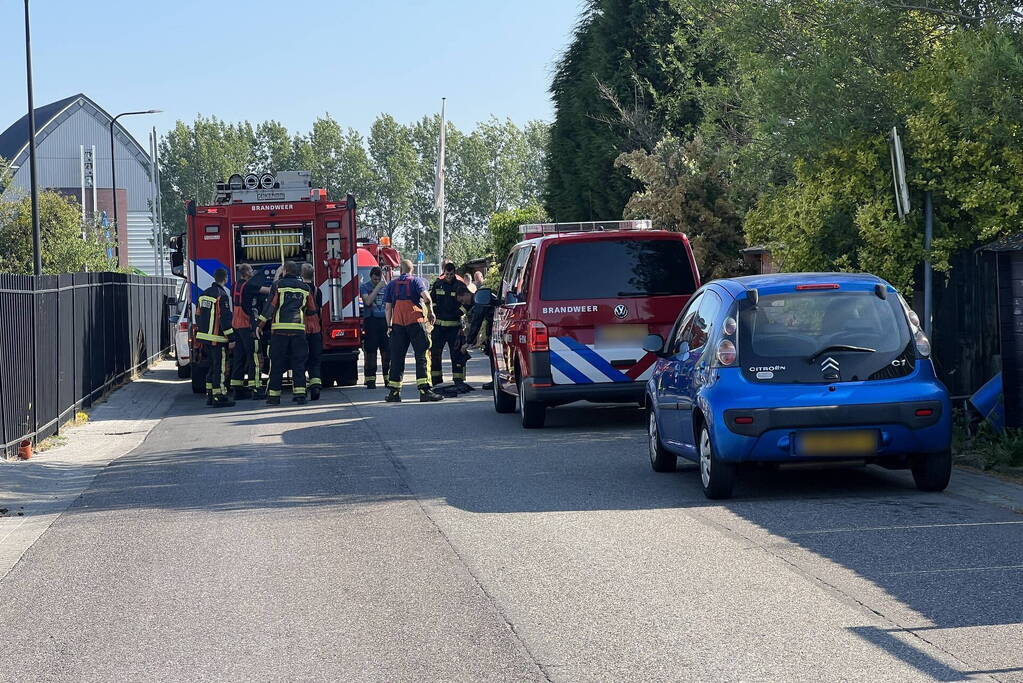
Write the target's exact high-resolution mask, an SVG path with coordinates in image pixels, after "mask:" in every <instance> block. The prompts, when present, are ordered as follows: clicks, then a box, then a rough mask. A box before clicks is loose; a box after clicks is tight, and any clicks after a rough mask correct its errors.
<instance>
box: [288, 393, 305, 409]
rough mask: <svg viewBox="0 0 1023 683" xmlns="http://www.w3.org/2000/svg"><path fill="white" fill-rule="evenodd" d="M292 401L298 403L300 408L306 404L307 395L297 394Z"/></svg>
mask: <svg viewBox="0 0 1023 683" xmlns="http://www.w3.org/2000/svg"><path fill="white" fill-rule="evenodd" d="M291 400H292V402H294V403H297V404H298V405H300V406H304V405H305V404H306V397H305V394H295V395H294V396H292V397H291Z"/></svg>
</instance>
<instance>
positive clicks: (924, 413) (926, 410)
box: [916, 408, 934, 417]
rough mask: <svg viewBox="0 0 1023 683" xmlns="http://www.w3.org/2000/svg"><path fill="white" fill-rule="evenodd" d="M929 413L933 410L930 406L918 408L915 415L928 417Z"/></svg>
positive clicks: (932, 412)
mask: <svg viewBox="0 0 1023 683" xmlns="http://www.w3.org/2000/svg"><path fill="white" fill-rule="evenodd" d="M931 415H934V410H932V409H931V408H920V409H919V410H917V411H916V416H917V417H930V416H931Z"/></svg>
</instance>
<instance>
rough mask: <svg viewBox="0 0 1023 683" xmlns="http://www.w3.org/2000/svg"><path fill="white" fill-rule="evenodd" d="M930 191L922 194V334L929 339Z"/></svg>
mask: <svg viewBox="0 0 1023 683" xmlns="http://www.w3.org/2000/svg"><path fill="white" fill-rule="evenodd" d="M933 194H934V193H932V192H931V191H930V190H927V192H925V193H924V334H926V335H927V338H928V339H930V338H931V318H932V317H933V315H934V289H933V287H932V284H931V276H932V272H931V271H932V268H931V242H932V240H933V239H934V197H933Z"/></svg>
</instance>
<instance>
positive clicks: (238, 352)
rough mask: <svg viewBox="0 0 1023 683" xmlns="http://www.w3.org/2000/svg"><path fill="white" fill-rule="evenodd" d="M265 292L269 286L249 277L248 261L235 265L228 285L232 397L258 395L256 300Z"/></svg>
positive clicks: (257, 303)
mask: <svg viewBox="0 0 1023 683" xmlns="http://www.w3.org/2000/svg"><path fill="white" fill-rule="evenodd" d="M269 291H270V288H269V287H262V286H260V285H259V283H257V282H255V281H254V280H253V279H252V266H250V265H249V264H248V263H243V264H241V265H240V266H238V279H237V280H236V281H235V283H234V285H233V286H232V287H231V304H232V307H233V309H234V315H233V316H232V318H231V327H232V328H233V329H234V334H235V347H234V350H233V351H232V352H231V392H232V393H233V394H234V398H251V397H253V396H255V397H257V398H259V397H260V396H261V395H262V384H263V382H262V373H261V370H262V362H261V359H260V357H259V340H258V339H256V332H255V329H256V317H257V316H258V315H259V310H260V309H259V308H258V306H259V299H260V298H261V295H265V294H266V293H267V292H269ZM246 377H248V381H247V382H246Z"/></svg>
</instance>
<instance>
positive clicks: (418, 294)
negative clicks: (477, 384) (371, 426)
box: [384, 259, 443, 403]
mask: <svg viewBox="0 0 1023 683" xmlns="http://www.w3.org/2000/svg"><path fill="white" fill-rule="evenodd" d="M432 303H433V302H432V300H431V299H430V293H429V292H428V291H426V283H425V282H423V279H422V278H418V277H415V276H413V275H412V261H409V260H408V259H405V260H404V261H402V262H401V275H399V276H398V277H396V278H395V279H393V280H391V281H390V282H388V283H387V288H386V289H384V316H385V319H386V321H387V328H388V334H389V335H390V337H391V372H390V374H389V376H388V382H387V386H388V387H389V388H390V391H389V392H388V394H387V398H385V399H384V400H385V401H387V402H389V403H397V402H399V401H401V379H402V375H403V374H404V373H405V354H406V353H408V347H409V346H410V345H411V346H412V350H413V352H414V353H415V357H416V385H417V386H418V387H419V400H420V401H424V402H425V401H440V400H442V399H443V396H440V395H439V394H436V393H434V392H433V390H432V389H431V388H430V356H429V351H430V338H429V337H428V336H427V334H426V328H425V327H424V323H425V322H426V321H427V320H429V321H430V322H431V323H432V322H434V321H435V320H436V317H435V316H434V314H433V311H432V310H431V308H430V306H431V304H432Z"/></svg>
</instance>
